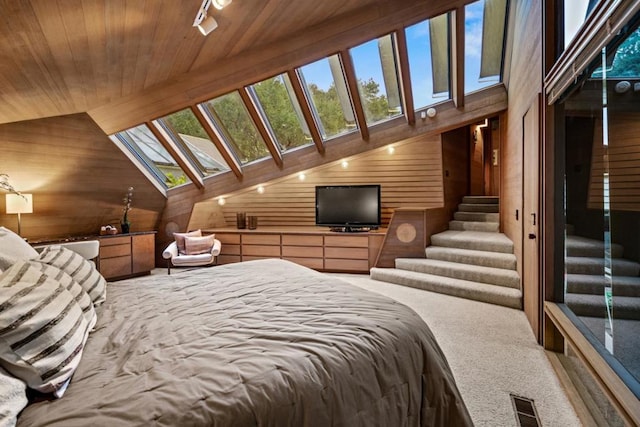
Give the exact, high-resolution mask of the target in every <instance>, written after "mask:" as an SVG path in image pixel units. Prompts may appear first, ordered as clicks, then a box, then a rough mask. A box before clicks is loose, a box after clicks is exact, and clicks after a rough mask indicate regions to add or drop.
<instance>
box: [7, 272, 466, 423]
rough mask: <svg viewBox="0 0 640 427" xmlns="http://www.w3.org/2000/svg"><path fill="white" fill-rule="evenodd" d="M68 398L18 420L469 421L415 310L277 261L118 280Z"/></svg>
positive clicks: (33, 408) (36, 407) (37, 405)
mask: <svg viewBox="0 0 640 427" xmlns="http://www.w3.org/2000/svg"><path fill="white" fill-rule="evenodd" d="M107 296H108V297H107V302H106V303H105V304H104V305H103V306H101V307H100V308H99V312H98V316H99V318H98V323H97V325H96V329H95V331H94V332H92V333H91V335H90V337H89V340H88V341H87V345H86V347H85V350H84V354H83V357H82V360H81V362H80V366H79V367H78V370H77V371H76V373H75V375H74V377H73V379H72V382H71V384H70V386H69V388H68V390H67V391H66V393H65V395H64V397H63V398H61V399H57V400H46V399H44V400H42V401H38V402H34V403H32V404H30V405H29V406H28V407H27V408H26V409H25V410H24V411H23V412H22V414H21V415H20V417H19V419H18V425H19V426H44V425H46V426H65V427H72V426H87V425H95V426H122V425H139V426H143V425H144V426H258V425H260V426H332V425H333V426H385V427H389V426H453V425H455V426H464V425H472V423H471V420H470V417H469V415H468V412H467V410H466V407H465V405H464V402H463V401H462V398H461V396H460V394H459V392H458V389H457V387H456V384H455V381H454V378H453V375H452V373H451V370H450V369H449V366H448V364H447V361H446V359H445V357H444V355H443V353H442V352H441V350H440V348H439V346H438V344H437V342H436V340H435V338H434V337H433V335H432V333H431V331H430V330H429V328H428V326H427V325H426V324H425V323H424V322H423V321H422V319H421V318H420V317H419V316H418V315H417V314H416V313H415V312H414V311H412V310H411V309H410V308H408V307H406V306H404V305H402V304H400V303H398V302H396V301H394V300H391V299H389V298H387V297H384V296H382V295H378V294H375V293H372V292H369V291H366V290H364V289H360V288H358V287H356V286H353V285H350V284H349V283H346V282H345V281H343V280H341V279H339V278H337V277H332V276H329V275H326V274H322V273H318V272H315V271H313V270H309V269H307V268H305V267H301V266H298V265H296V264H293V263H290V262H288V261H283V260H275V259H274V260H260V261H251V262H244V263H239V264H232V265H225V266H217V267H213V268H205V269H198V270H194V271H190V272H183V273H179V274H174V275H171V276H166V275H151V276H147V277H144V278H138V279H129V280H123V281H119V282H114V283H110V284H109V287H108V293H107Z"/></svg>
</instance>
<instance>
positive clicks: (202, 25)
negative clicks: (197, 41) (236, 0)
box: [193, 0, 232, 36]
mask: <svg viewBox="0 0 640 427" xmlns="http://www.w3.org/2000/svg"><path fill="white" fill-rule="evenodd" d="M231 1H232V0H202V5H201V6H200V9H198V13H197V14H196V19H194V20H193V26H194V27H198V30H200V32H201V33H202V34H203V35H205V36H206V35H207V34H209V33H210V32H211V31H213V30H215V29H216V28H218V22H217V21H216V20H215V18H214V17H213V16H211V15H208V14H207V10H208V9H209V6H211V4H213V6H214V7H215V8H216V9H223V8H224V7H226V6H228V5H229V4H230V3H231Z"/></svg>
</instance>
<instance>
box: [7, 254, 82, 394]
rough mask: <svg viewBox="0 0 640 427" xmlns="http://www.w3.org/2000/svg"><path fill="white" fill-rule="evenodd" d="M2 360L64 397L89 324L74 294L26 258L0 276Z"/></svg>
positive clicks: (37, 386)
mask: <svg viewBox="0 0 640 427" xmlns="http://www.w3.org/2000/svg"><path fill="white" fill-rule="evenodd" d="M0 301H2V304H1V308H0V363H1V364H2V366H3V367H4V368H5V369H6V370H7V371H9V372H10V373H12V374H13V375H15V376H16V377H18V378H20V379H22V380H23V381H24V382H26V383H27V385H28V386H29V387H31V388H32V389H34V390H37V391H40V392H42V393H53V395H54V396H56V397H62V394H63V393H64V390H66V387H67V385H68V384H69V381H70V380H71V377H72V376H73V373H74V372H75V370H76V368H77V367H78V364H79V363H80V358H81V357H82V351H83V349H84V344H85V342H86V341H87V337H88V335H89V324H88V323H87V321H86V320H85V318H84V316H83V314H82V310H81V309H80V306H79V305H78V303H77V302H76V301H75V299H74V298H73V295H71V293H70V292H69V291H67V290H66V289H65V288H64V287H62V286H61V285H60V284H58V283H56V282H55V281H54V280H53V279H51V278H49V277H47V276H46V275H45V274H44V273H42V271H40V269H39V268H38V267H37V266H36V265H33V264H31V263H29V262H28V261H18V262H16V263H15V264H14V265H13V266H12V267H11V268H9V269H8V270H7V271H5V272H4V273H2V275H1V276H0Z"/></svg>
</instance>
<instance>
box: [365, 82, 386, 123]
mask: <svg viewBox="0 0 640 427" xmlns="http://www.w3.org/2000/svg"><path fill="white" fill-rule="evenodd" d="M358 87H359V90H360V98H361V99H362V104H363V107H364V113H365V116H366V117H367V122H369V123H375V122H379V121H380V120H384V119H386V118H388V117H389V116H390V115H391V113H390V111H389V101H388V100H387V97H386V96H384V95H378V94H379V93H380V84H378V83H376V81H375V80H373V79H369V80H367V81H365V82H363V81H361V80H359V81H358Z"/></svg>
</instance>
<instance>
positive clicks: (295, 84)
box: [287, 70, 324, 154]
mask: <svg viewBox="0 0 640 427" xmlns="http://www.w3.org/2000/svg"><path fill="white" fill-rule="evenodd" d="M287 75H288V76H289V81H290V82H291V87H292V88H293V93H294V94H295V96H296V98H297V99H298V104H300V110H302V116H303V117H304V121H305V122H306V123H307V128H309V132H310V133H311V138H312V139H313V143H314V144H315V146H316V149H317V150H318V153H320V154H324V143H323V142H322V135H320V130H319V129H318V125H317V124H316V121H315V119H314V118H313V113H312V112H311V106H310V105H311V104H310V103H311V100H310V99H307V96H306V94H305V91H304V89H303V88H302V84H301V83H300V78H298V73H296V72H295V70H287Z"/></svg>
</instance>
